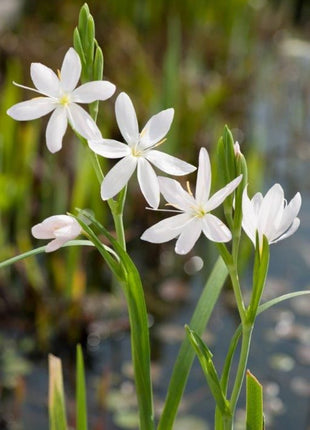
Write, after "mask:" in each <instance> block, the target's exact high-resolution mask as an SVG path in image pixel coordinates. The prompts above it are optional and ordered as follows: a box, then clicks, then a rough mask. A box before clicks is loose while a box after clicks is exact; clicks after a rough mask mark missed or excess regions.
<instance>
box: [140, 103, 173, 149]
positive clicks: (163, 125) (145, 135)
mask: <svg viewBox="0 0 310 430" xmlns="http://www.w3.org/2000/svg"><path fill="white" fill-rule="evenodd" d="M173 115H174V109H172V108H170V109H166V110H162V111H161V112H159V113H158V114H156V115H153V116H152V117H151V118H150V119H149V120H148V122H147V123H146V124H145V127H144V128H143V130H142V131H141V134H140V145H141V147H142V148H149V147H150V146H153V145H155V143H158V142H159V141H161V140H162V139H163V137H165V136H166V134H167V133H168V131H169V129H170V127H171V123H172V120H173Z"/></svg>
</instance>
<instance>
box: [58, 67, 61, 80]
mask: <svg viewBox="0 0 310 430" xmlns="http://www.w3.org/2000/svg"><path fill="white" fill-rule="evenodd" d="M57 76H58V79H59V80H61V72H60V70H59V69H57Z"/></svg>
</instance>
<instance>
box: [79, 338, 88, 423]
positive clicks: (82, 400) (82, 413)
mask: <svg viewBox="0 0 310 430" xmlns="http://www.w3.org/2000/svg"><path fill="white" fill-rule="evenodd" d="M87 428H88V427H87V401H86V386H85V371H84V359H83V352H82V347H81V345H77V348H76V430H87Z"/></svg>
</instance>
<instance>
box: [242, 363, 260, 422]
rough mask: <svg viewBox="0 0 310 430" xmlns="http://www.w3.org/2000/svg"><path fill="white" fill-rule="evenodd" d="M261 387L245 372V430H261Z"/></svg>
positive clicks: (249, 373) (250, 374)
mask: <svg viewBox="0 0 310 430" xmlns="http://www.w3.org/2000/svg"><path fill="white" fill-rule="evenodd" d="M263 429H264V415H263V387H262V385H261V384H260V383H259V382H258V380H257V379H256V378H255V376H254V375H252V373H251V372H249V371H247V374H246V430H263Z"/></svg>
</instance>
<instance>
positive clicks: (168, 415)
mask: <svg viewBox="0 0 310 430" xmlns="http://www.w3.org/2000/svg"><path fill="white" fill-rule="evenodd" d="M227 273H228V271H227V268H226V266H225V264H224V262H223V260H222V259H221V258H219V259H218V260H217V262H216V264H215V265H214V268H213V270H212V272H211V273H210V276H209V278H208V280H207V282H206V284H205V286H204V289H203V291H202V293H201V296H200V298H199V301H198V303H197V305H196V308H195V311H194V314H193V316H192V319H191V321H190V323H189V326H190V327H191V328H192V329H193V330H195V332H196V333H198V335H199V336H201V335H202V333H203V331H204V329H205V327H206V325H207V323H208V321H209V318H210V316H211V312H212V310H213V308H214V306H215V303H216V302H217V299H218V297H219V294H220V292H221V290H222V287H223V285H224V282H225V280H226V277H227ZM194 357H195V352H194V350H193V348H192V346H191V343H190V341H189V339H188V338H186V339H184V341H183V342H182V345H181V348H180V350H179V354H178V357H177V359H176V361H175V365H174V368H173V373H172V376H171V379H170V383H169V388H168V393H167V396H166V400H165V404H164V409H163V412H162V414H161V417H160V420H159V424H158V430H171V429H172V428H173V423H174V420H175V418H176V415H177V411H178V407H179V404H180V402H181V399H182V395H183V392H184V389H185V385H186V382H187V379H188V376H189V372H190V369H191V367H192V363H193V360H194Z"/></svg>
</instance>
